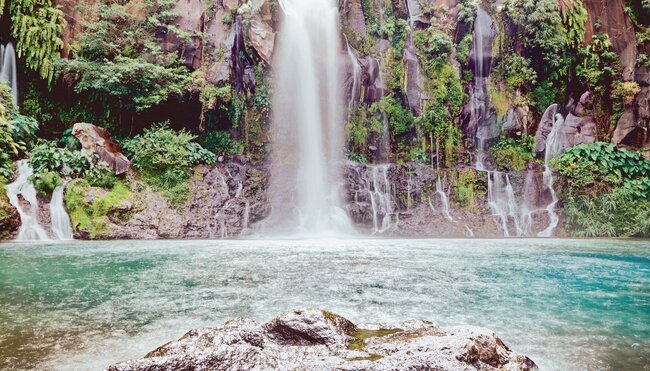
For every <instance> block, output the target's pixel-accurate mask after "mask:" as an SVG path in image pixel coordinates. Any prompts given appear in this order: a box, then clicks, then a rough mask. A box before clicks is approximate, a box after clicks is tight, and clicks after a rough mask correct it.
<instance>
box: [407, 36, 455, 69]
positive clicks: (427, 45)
mask: <svg viewBox="0 0 650 371" xmlns="http://www.w3.org/2000/svg"><path fill="white" fill-rule="evenodd" d="M413 43H414V44H415V47H416V48H417V49H418V50H419V52H420V53H422V54H423V55H424V57H423V58H421V60H422V61H423V64H424V68H425V70H427V71H435V70H438V69H439V68H441V67H442V66H443V65H444V64H445V63H447V59H448V58H449V53H451V51H452V50H453V48H454V43H453V42H452V41H451V37H449V35H448V34H446V33H444V32H442V31H440V30H438V29H436V28H433V27H429V28H427V29H426V30H415V31H413ZM431 75H432V73H429V76H431Z"/></svg>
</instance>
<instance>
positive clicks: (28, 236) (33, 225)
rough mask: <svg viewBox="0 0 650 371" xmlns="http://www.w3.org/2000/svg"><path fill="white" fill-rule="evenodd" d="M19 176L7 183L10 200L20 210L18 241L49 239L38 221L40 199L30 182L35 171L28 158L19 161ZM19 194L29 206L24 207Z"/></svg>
mask: <svg viewBox="0 0 650 371" xmlns="http://www.w3.org/2000/svg"><path fill="white" fill-rule="evenodd" d="M17 168H18V177H17V178H16V180H15V181H14V182H13V183H11V184H9V185H7V196H8V197H9V202H10V203H11V204H12V205H13V206H14V207H15V208H16V210H18V214H19V215H20V221H21V224H20V229H19V230H18V236H17V237H16V240H17V241H30V240H39V241H43V240H49V237H48V235H47V233H46V232H45V230H44V229H43V227H42V226H41V225H40V224H39V223H38V200H37V199H36V189H34V185H32V183H30V182H29V177H30V176H32V174H33V171H32V168H31V167H30V166H29V162H28V161H27V160H21V161H18V162H17ZM18 195H21V196H22V197H23V198H24V199H25V201H27V202H28V203H29V206H27V207H25V208H23V206H22V205H21V202H20V200H19V199H18Z"/></svg>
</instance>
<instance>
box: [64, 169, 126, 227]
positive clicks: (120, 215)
mask: <svg viewBox="0 0 650 371" xmlns="http://www.w3.org/2000/svg"><path fill="white" fill-rule="evenodd" d="M65 201H66V207H67V209H68V213H69V214H70V220H71V221H72V229H73V230H74V232H75V234H76V235H77V236H78V237H81V238H86V239H104V238H109V237H110V225H111V224H112V223H114V222H120V221H125V220H128V219H129V217H130V215H131V213H132V212H133V210H134V206H133V195H132V193H131V191H130V190H129V187H128V186H127V185H126V184H125V183H124V182H123V181H118V182H115V184H114V185H113V188H112V189H103V188H98V187H91V186H90V185H89V184H88V182H87V181H85V180H83V179H77V180H74V181H72V182H70V184H68V188H67V192H66V195H65Z"/></svg>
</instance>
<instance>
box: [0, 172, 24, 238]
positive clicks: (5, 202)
mask: <svg viewBox="0 0 650 371" xmlns="http://www.w3.org/2000/svg"><path fill="white" fill-rule="evenodd" d="M19 227H20V215H18V210H16V208H15V207H13V205H12V204H11V203H10V202H9V198H8V197H7V188H6V185H5V184H4V183H2V182H0V241H2V240H7V239H9V238H11V236H13V235H14V234H15V233H16V231H18V228H19Z"/></svg>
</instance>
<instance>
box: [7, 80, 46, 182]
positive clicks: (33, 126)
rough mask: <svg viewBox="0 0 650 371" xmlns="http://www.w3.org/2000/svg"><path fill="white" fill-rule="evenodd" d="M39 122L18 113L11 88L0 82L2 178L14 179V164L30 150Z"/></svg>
mask: <svg viewBox="0 0 650 371" xmlns="http://www.w3.org/2000/svg"><path fill="white" fill-rule="evenodd" d="M37 129H38V122H36V121H35V120H33V119H31V118H29V117H25V116H22V115H20V114H19V113H18V111H17V108H16V107H15V106H14V104H13V102H12V98H11V92H10V89H9V87H8V86H7V85H6V84H5V83H4V82H2V81H0V177H2V178H5V179H7V180H10V179H12V178H13V162H14V161H15V160H17V159H18V158H20V157H21V156H22V155H23V154H24V153H25V152H26V151H27V150H28V148H29V145H30V143H31V141H32V139H33V138H34V133H35V132H36V130H37Z"/></svg>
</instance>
